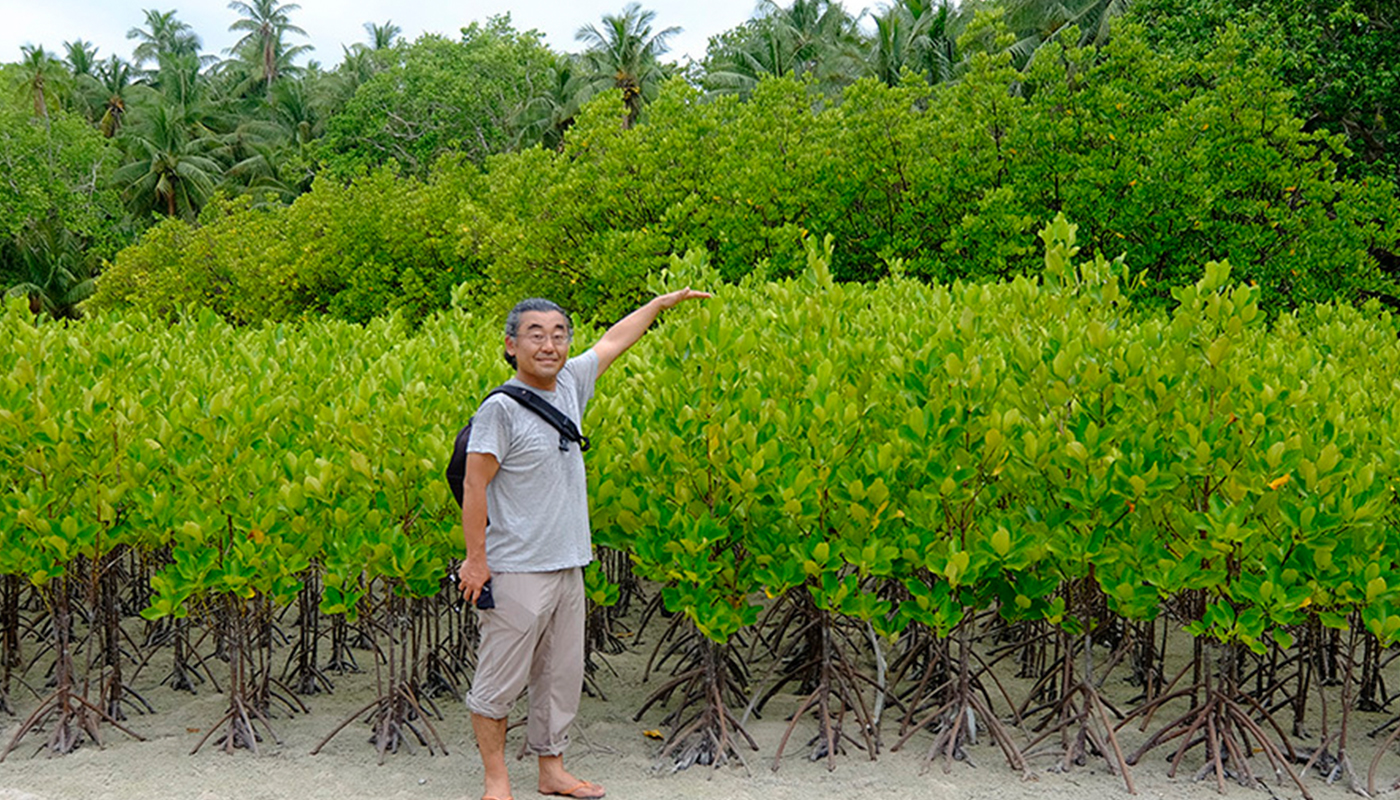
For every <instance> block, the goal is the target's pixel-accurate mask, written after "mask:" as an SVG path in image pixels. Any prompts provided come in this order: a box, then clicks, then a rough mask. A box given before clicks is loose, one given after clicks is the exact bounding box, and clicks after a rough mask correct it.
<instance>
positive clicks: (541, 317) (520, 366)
mask: <svg viewBox="0 0 1400 800" xmlns="http://www.w3.org/2000/svg"><path fill="white" fill-rule="evenodd" d="M506 352H507V353H509V354H511V355H512V356H514V357H515V360H516V371H517V373H518V374H519V375H520V378H521V380H523V381H525V382H526V383H529V384H531V385H535V386H537V388H541V389H550V390H552V389H553V388H554V377H555V376H556V375H558V374H559V370H561V369H563V368H564V362H565V361H567V360H568V358H569V324H568V322H566V321H565V319H564V315H563V314H560V313H559V312H558V311H526V312H525V313H523V314H521V315H520V329H519V330H518V331H517V332H516V335H515V338H514V339H512V338H510V337H509V336H507V337H506Z"/></svg>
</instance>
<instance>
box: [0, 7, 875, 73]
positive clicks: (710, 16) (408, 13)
mask: <svg viewBox="0 0 1400 800" xmlns="http://www.w3.org/2000/svg"><path fill="white" fill-rule="evenodd" d="M842 2H843V5H845V6H846V8H848V9H850V10H851V11H852V13H857V14H858V13H860V11H861V10H863V9H864V8H866V7H870V8H871V9H872V10H874V7H875V6H876V5H877V4H878V2H879V0H874V1H873V2H871V3H863V2H862V0H842ZM780 3H781V4H782V5H787V4H788V2H787V0H780ZM626 4H627V0H461V1H459V2H453V1H452V0H301V2H300V3H299V5H300V6H301V8H300V9H298V10H296V11H292V12H290V14H289V16H290V18H291V22H292V24H294V25H296V26H298V27H300V28H302V29H303V30H305V31H306V33H307V38H305V39H303V38H302V37H299V36H293V37H291V41H292V42H293V43H296V44H310V45H312V46H314V47H315V50H314V51H313V52H312V53H311V54H310V58H312V59H314V60H316V61H319V62H321V64H322V66H324V67H327V68H330V67H334V66H335V65H336V64H338V63H340V60H341V58H342V55H343V51H342V49H341V47H342V46H345V45H351V44H354V43H355V42H363V41H366V40H367V34H366V33H365V29H364V24H365V23H366V22H374V23H376V24H383V23H384V22H386V21H389V20H392V21H393V23H394V24H395V25H398V26H399V27H400V28H402V29H403V34H402V35H403V36H404V38H406V39H408V40H409V41H412V40H414V39H416V38H418V36H419V35H421V34H423V33H440V34H443V35H445V36H448V37H450V38H453V39H456V38H457V37H458V31H459V30H460V29H461V28H462V27H463V26H465V25H467V24H469V23H471V22H472V21H474V20H477V21H484V20H485V19H486V18H488V17H490V16H493V15H496V14H504V13H506V12H509V13H510V15H511V22H512V24H513V25H514V26H515V28H516V29H517V30H521V31H525V30H530V29H532V28H533V29H535V30H538V31H540V32H542V33H543V34H544V35H545V42H546V43H547V44H548V45H549V46H550V47H552V48H554V49H555V50H559V51H565V52H577V51H579V50H581V49H582V46H581V44H580V43H579V42H577V41H575V39H574V34H575V32H576V31H578V29H579V28H580V27H582V26H584V25H592V24H596V23H598V22H599V20H601V18H602V16H603V15H604V14H618V13H620V12H621V11H622V9H623V7H624V6H626ZM756 5H757V0H650V2H646V1H644V2H642V8H644V9H650V10H652V11H655V12H656V19H655V20H654V22H653V28H652V29H653V31H659V30H661V29H663V28H667V27H671V26H679V27H681V28H683V29H684V30H683V31H682V32H681V33H680V34H678V35H676V36H674V37H672V38H671V49H670V52H669V53H667V54H666V55H665V56H663V60H667V61H671V60H675V61H684V60H685V58H686V57H687V56H689V57H691V58H693V59H696V60H699V59H700V58H702V57H703V56H704V54H705V46H706V44H707V43H708V42H709V37H711V36H713V35H714V34H717V33H720V32H722V31H725V30H728V29H729V28H733V27H735V26H736V25H739V24H740V23H742V22H744V20H747V19H748V18H749V17H750V16H752V15H753V11H754V8H755V7H756ZM148 8H151V9H157V10H159V11H162V12H164V11H170V10H171V9H174V10H175V11H176V12H177V13H176V17H177V18H178V19H180V20H182V21H184V22H186V23H188V24H189V25H190V26H191V27H192V28H194V31H195V33H197V34H199V36H200V39H201V40H202V41H203V44H204V52H206V53H212V54H214V55H218V56H221V57H222V56H223V55H224V53H223V51H224V49H225V48H227V47H229V46H231V45H232V44H233V43H234V42H235V41H236V40H237V39H238V37H237V36H235V35H234V34H232V33H230V32H229V30H228V26H229V25H230V24H231V23H232V22H234V21H235V20H237V19H239V18H240V17H239V16H238V14H237V13H235V12H234V11H232V10H230V9H229V8H228V3H227V0H0V19H3V20H5V25H4V26H3V27H2V28H0V62H13V61H18V60H19V59H20V57H21V53H20V47H21V46H22V45H25V44H34V45H42V46H43V47H44V48H45V49H46V50H49V51H50V52H53V53H55V54H57V55H58V56H59V57H62V56H63V54H64V52H65V51H64V48H63V43H64V42H68V41H72V40H74V39H84V40H86V41H88V42H91V43H93V44H95V45H97V48H98V52H97V55H98V57H99V58H106V57H108V56H110V55H111V54H113V53H116V54H117V55H119V56H121V57H122V58H125V59H128V60H130V58H131V50H132V46H133V45H134V44H135V42H133V41H132V40H129V39H127V38H126V32H127V31H128V30H130V29H131V28H134V27H144V26H145V19H146V15H145V9H148Z"/></svg>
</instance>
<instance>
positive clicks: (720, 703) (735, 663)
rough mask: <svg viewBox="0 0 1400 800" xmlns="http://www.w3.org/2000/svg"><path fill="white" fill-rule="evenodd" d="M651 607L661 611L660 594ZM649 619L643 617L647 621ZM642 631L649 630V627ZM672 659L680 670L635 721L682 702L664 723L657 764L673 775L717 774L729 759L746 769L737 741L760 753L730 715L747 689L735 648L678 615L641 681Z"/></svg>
mask: <svg viewBox="0 0 1400 800" xmlns="http://www.w3.org/2000/svg"><path fill="white" fill-rule="evenodd" d="M653 603H655V604H657V607H660V603H661V595H660V594H657V595H656V597H655V599H654V600H653ZM649 616H650V615H649V614H646V613H644V614H643V620H645V619H646V618H647V617H649ZM641 627H643V628H644V627H645V622H643V623H642V626H641ZM673 658H674V659H675V660H676V665H675V667H673V668H672V670H671V677H670V678H669V679H667V680H666V681H665V682H664V683H663V684H662V685H661V686H660V687H659V688H657V689H656V691H654V692H652V693H651V695H649V696H648V697H647V699H646V700H645V701H644V702H643V703H642V707H641V708H639V709H638V710H637V713H636V714H635V715H634V716H633V720H635V721H640V720H641V718H642V716H643V715H644V714H646V712H647V710H648V709H650V708H651V707H652V706H653V705H656V704H657V703H662V704H666V703H669V702H670V701H671V699H672V698H673V697H676V696H679V698H680V700H679V701H678V702H677V703H676V705H675V707H674V708H672V709H671V711H670V712H668V713H667V714H666V716H665V717H663V718H662V720H661V725H663V726H665V727H667V728H669V729H670V732H669V733H668V734H667V736H666V738H665V740H664V741H663V742H662V744H661V750H660V752H658V753H657V761H658V763H669V764H670V769H671V771H672V772H678V771H680V770H683V769H687V768H689V767H691V766H694V765H695V764H702V765H706V766H713V767H716V768H718V767H720V766H722V765H724V764H726V763H728V761H729V759H730V758H733V759H734V760H736V761H738V762H739V763H740V764H743V765H744V766H745V767H747V766H748V765H747V762H745V761H744V756H743V754H742V753H741V752H740V751H739V748H738V743H739V739H741V738H742V739H743V740H744V741H745V742H747V743H748V746H749V748H750V749H751V750H757V749H758V744H757V743H756V742H755V741H754V740H753V737H752V736H750V735H749V732H748V731H747V730H746V729H745V727H744V724H743V722H742V721H740V720H739V719H738V718H736V717H735V716H734V714H733V712H731V711H730V710H729V709H730V708H731V705H730V704H731V703H741V702H743V699H742V698H743V695H744V691H745V687H746V686H747V685H748V673H747V671H746V670H745V669H744V665H743V663H742V662H741V661H740V660H739V659H738V658H737V657H736V655H735V653H734V642H733V641H730V642H725V643H723V644H721V643H719V642H715V641H713V640H712V639H710V638H708V637H706V636H704V635H703V634H701V633H700V631H699V629H698V628H697V627H696V625H695V622H694V621H693V620H691V619H690V617H689V616H688V615H686V614H675V615H673V616H672V617H671V621H670V624H669V625H668V626H667V627H666V630H665V632H664V633H662V634H661V636H660V637H658V638H657V640H656V646H655V647H654V648H653V649H652V653H651V656H650V657H649V658H648V660H647V666H646V670H645V672H644V674H643V677H642V680H643V681H646V680H647V679H648V678H650V676H651V671H652V669H653V667H654V668H656V669H661V668H663V667H664V666H665V664H666V662H667V661H670V660H672V659H673Z"/></svg>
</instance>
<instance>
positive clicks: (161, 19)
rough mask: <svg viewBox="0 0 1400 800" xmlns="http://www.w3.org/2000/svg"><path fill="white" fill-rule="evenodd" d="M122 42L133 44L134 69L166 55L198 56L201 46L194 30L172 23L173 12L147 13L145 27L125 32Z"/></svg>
mask: <svg viewBox="0 0 1400 800" xmlns="http://www.w3.org/2000/svg"><path fill="white" fill-rule="evenodd" d="M126 38H128V39H136V40H137V45H136V47H135V49H133V50H132V52H131V55H132V58H134V59H136V67H137V68H138V69H140V68H142V67H144V66H145V65H146V63H147V62H150V61H155V62H159V61H160V58H161V56H163V55H167V54H186V55H194V56H198V55H199V49H200V46H201V43H200V40H199V36H197V35H196V34H195V32H194V29H192V28H191V27H190V26H189V25H188V24H187V23H184V22H181V21H180V20H178V19H176V18H175V12H174V11H156V10H155V9H148V10H147V11H146V26H145V27H144V28H142V27H136V28H132V29H131V30H129V31H127V32H126Z"/></svg>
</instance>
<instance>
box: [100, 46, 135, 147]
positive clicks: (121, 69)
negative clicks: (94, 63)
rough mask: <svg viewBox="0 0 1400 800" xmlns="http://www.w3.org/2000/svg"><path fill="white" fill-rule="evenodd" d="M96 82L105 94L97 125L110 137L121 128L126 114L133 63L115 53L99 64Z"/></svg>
mask: <svg viewBox="0 0 1400 800" xmlns="http://www.w3.org/2000/svg"><path fill="white" fill-rule="evenodd" d="M96 82H97V85H98V89H99V90H100V91H101V92H102V95H103V100H102V117H101V119H99V120H98V122H97V127H98V129H99V130H101V131H102V135H103V136H106V137H107V138H108V139H110V138H112V137H113V136H116V135H117V131H119V130H121V125H122V117H124V116H125V115H126V95H127V90H128V89H130V88H131V85H132V71H131V65H130V64H128V63H126V62H125V61H122V60H121V59H120V58H118V57H116V56H115V55H114V56H112V57H110V58H108V59H107V60H106V61H104V62H102V63H100V64H99V65H98V67H97V76H96Z"/></svg>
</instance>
